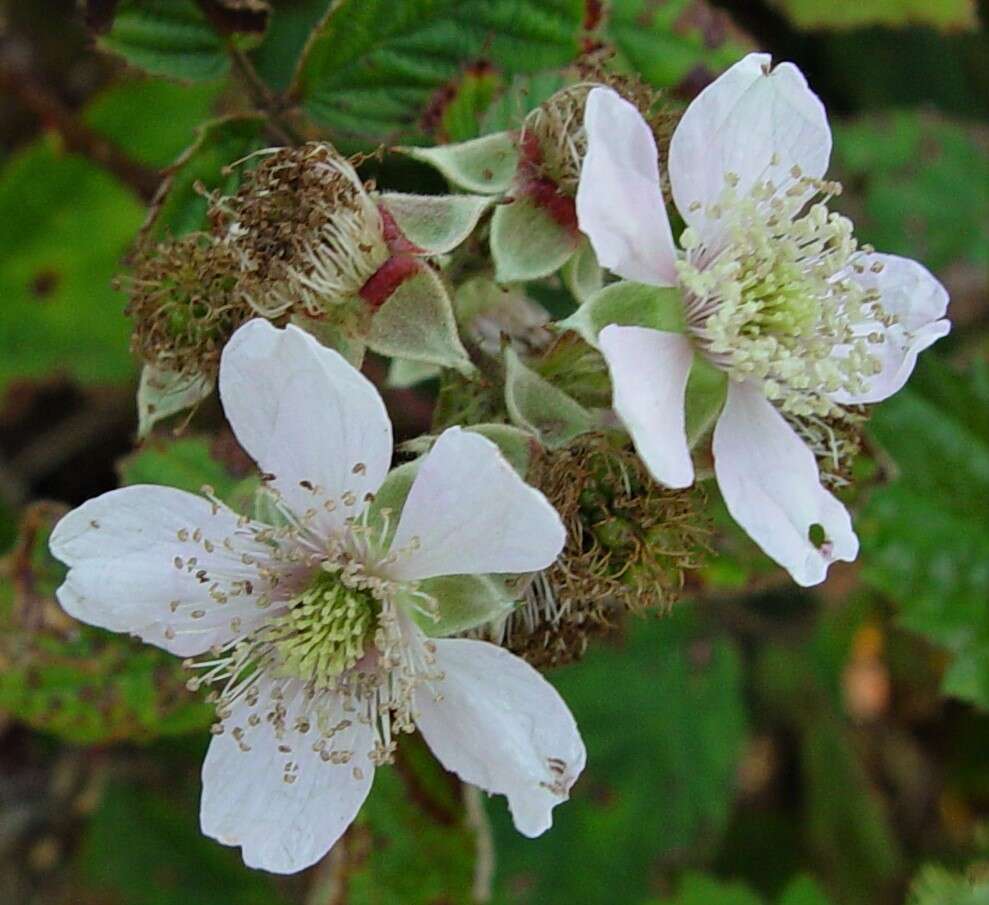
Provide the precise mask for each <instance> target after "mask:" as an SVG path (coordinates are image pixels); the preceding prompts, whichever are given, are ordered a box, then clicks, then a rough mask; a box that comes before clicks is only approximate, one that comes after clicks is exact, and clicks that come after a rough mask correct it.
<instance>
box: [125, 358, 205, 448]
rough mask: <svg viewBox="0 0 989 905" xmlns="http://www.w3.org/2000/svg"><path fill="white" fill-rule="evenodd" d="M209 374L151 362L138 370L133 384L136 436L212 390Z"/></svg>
mask: <svg viewBox="0 0 989 905" xmlns="http://www.w3.org/2000/svg"><path fill="white" fill-rule="evenodd" d="M213 383H214V381H213V380H212V379H211V378H209V377H203V376H189V375H187V374H176V373H174V372H172V371H162V370H160V369H159V368H156V367H155V366H154V365H145V366H144V368H143V369H142V370H141V382H140V384H139V385H138V388H137V436H138V439H141V440H143V439H144V438H145V437H147V436H148V434H150V433H151V429H152V428H153V427H154V426H155V424H157V423H158V422H159V421H162V420H164V419H165V418H168V417H170V416H172V415H174V414H176V413H178V412H182V411H185V410H186V409H188V408H191V407H192V406H194V405H196V404H197V403H199V402H202V401H203V399H205V398H206V397H207V396H209V394H210V393H212V392H213Z"/></svg>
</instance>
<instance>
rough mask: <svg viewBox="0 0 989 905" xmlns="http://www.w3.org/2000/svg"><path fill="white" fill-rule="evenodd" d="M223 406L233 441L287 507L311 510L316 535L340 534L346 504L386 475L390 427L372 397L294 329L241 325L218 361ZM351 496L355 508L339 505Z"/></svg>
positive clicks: (331, 355)
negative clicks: (269, 480) (270, 479)
mask: <svg viewBox="0 0 989 905" xmlns="http://www.w3.org/2000/svg"><path fill="white" fill-rule="evenodd" d="M220 398H221V399H222V401H223V408H224V410H225V411H226V414H227V419H228V420H229V422H230V426H231V427H232V428H233V430H234V433H235V434H236V435H237V439H238V440H239V441H240V443H241V445H242V446H243V447H244V448H245V449H246V450H247V452H248V453H250V455H251V456H252V457H253V458H254V460H255V461H256V462H257V463H258V466H259V467H260V468H261V470H262V471H264V472H267V473H269V474H273V475H275V479H274V481H273V482H272V483H273V486H274V487H275V488H276V489H277V490H278V491H279V493H280V494H281V497H282V499H283V500H284V502H285V503H286V504H287V505H288V506H289V507H290V508H291V509H292V510H293V511H294V512H295V513H296V514H297V515H300V516H301V515H303V514H304V513H305V512H307V510H310V509H311V510H314V511H315V523H314V525H313V527H314V528H315V529H316V530H318V531H320V532H322V533H329V532H331V531H333V530H334V529H338V528H340V527H341V526H342V525H343V523H344V520H345V519H346V518H347V517H348V516H351V515H354V514H355V509H354V508H353V506H356V507H357V510H356V511H359V510H360V508H361V506H362V505H363V503H362V500H363V498H364V496H365V494H367V493H374V491H376V490H377V489H378V487H379V486H380V484H381V482H382V480H384V477H385V475H386V474H387V473H388V468H389V466H390V465H391V454H392V438H391V423H390V422H389V420H388V414H387V412H386V411H385V406H384V403H382V401H381V396H380V395H379V394H378V391H377V390H376V389H375V388H374V385H373V384H372V383H371V382H370V381H369V380H368V379H367V378H366V377H364V376H363V375H362V374H361V373H360V372H359V371H357V370H356V369H355V368H354V367H352V366H351V365H350V364H348V363H347V361H346V360H345V359H344V358H343V357H342V356H341V355H339V354H338V353H337V352H335V351H333V350H332V349H327V348H325V347H324V346H321V345H320V344H319V343H318V342H316V340H315V339H313V338H312V337H311V336H310V335H309V334H308V333H305V332H304V331H302V330H300V329H299V328H298V327H295V326H292V325H289V326H288V327H286V328H285V329H284V330H279V329H277V328H275V327H273V326H272V325H271V324H269V323H268V322H267V321H265V320H261V319H256V320H253V321H249V322H248V323H246V324H245V325H244V326H243V327H241V328H240V329H239V330H238V331H237V332H236V333H235V334H234V335H233V337H231V339H230V341H229V342H228V343H227V346H226V349H224V352H223V358H222V360H221V362H220ZM303 481H305V482H308V483H309V484H311V485H312V486H313V487H315V488H316V491H315V492H314V491H313V490H312V489H309V488H307V487H304V486H303V485H302V483H301V482H303ZM348 491H349V493H350V494H353V499H355V500H356V503H355V504H353V505H346V504H345V502H344V500H345V498H346V500H349V499H351V497H350V496H348V495H347V494H348ZM330 501H332V503H331V502H330ZM329 506H333V507H335V508H333V510H332V511H329Z"/></svg>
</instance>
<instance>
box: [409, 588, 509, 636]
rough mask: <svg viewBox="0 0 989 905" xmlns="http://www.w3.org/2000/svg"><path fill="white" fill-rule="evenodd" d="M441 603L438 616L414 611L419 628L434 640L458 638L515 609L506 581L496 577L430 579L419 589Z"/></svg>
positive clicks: (437, 612) (438, 604) (438, 605)
mask: <svg viewBox="0 0 989 905" xmlns="http://www.w3.org/2000/svg"><path fill="white" fill-rule="evenodd" d="M417 590H419V591H421V592H422V593H424V594H428V595H429V596H430V597H432V598H433V599H434V600H435V601H436V603H437V611H436V613H435V615H434V616H430V615H427V614H425V613H423V612H421V611H420V610H418V609H412V608H411V607H410V612H411V613H412V614H413V618H414V619H415V620H416V622H417V623H418V624H419V627H420V628H421V629H422V630H423V631H424V632H425V633H426V634H427V635H431V636H433V637H434V638H444V637H446V636H448V635H456V634H459V633H460V632H466V631H468V630H469V629H472V628H477V626H479V625H483V624H484V623H486V622H491V621H493V620H495V619H499V618H500V617H502V616H504V615H505V614H506V613H508V612H510V611H511V610H512V609H513V608H514V606H515V600H516V598H515V595H514V594H513V593H512V592H511V591H509V589H508V586H507V584H506V582H505V579H503V578H500V577H498V576H495V575H443V576H439V577H437V578H427V579H426V580H425V581H422V582H420V584H419V587H418V589H417Z"/></svg>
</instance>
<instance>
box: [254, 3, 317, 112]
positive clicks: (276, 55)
mask: <svg viewBox="0 0 989 905" xmlns="http://www.w3.org/2000/svg"><path fill="white" fill-rule="evenodd" d="M331 2H332V0H294V2H292V3H278V4H276V5H275V8H274V9H273V10H272V11H271V21H270V23H269V24H268V31H267V32H265V36H264V40H263V41H262V42H261V44H260V45H259V46H258V47H256V48H255V49H254V51H253V52H252V53H251V61H252V62H253V63H254V68H255V70H257V73H258V75H259V76H261V78H262V79H263V80H264V81H265V82H267V83H268V85H269V86H270V87H271V88H272V89H273V90H274V91H276V92H278V93H281V92H283V91H285V90H286V89H287V88H288V87H289V85H290V84H291V82H292V77H293V76H294V75H295V70H296V67H297V66H298V64H299V59H300V57H301V56H302V51H303V48H304V47H305V46H306V42H307V41H308V40H309V38H310V36H311V35H312V33H313V31H314V30H315V29H316V26H317V25H319V23H320V21H321V20H322V18H323V16H325V15H326V11H327V10H328V9H329V7H330V3H331Z"/></svg>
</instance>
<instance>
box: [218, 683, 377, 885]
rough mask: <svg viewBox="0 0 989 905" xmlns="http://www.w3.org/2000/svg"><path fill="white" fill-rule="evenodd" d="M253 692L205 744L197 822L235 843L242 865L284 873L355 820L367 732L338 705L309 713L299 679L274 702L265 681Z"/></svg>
mask: <svg viewBox="0 0 989 905" xmlns="http://www.w3.org/2000/svg"><path fill="white" fill-rule="evenodd" d="M258 690H259V694H258V700H257V703H256V704H255V705H254V706H253V707H252V706H251V705H250V704H248V703H247V700H246V696H242V697H241V698H239V699H238V701H237V703H236V704H235V705H234V707H233V708H232V713H231V714H230V716H229V717H228V718H227V719H226V720H224V721H223V732H222V733H221V734H220V735H217V736H214V738H213V740H212V741H211V742H210V746H209V751H208V752H207V754H206V761H205V762H204V763H203V797H202V805H201V808H200V822H201V824H202V830H203V832H204V833H205V834H206V835H207V836H211V837H212V838H214V839H216V840H218V841H219V842H222V843H223V844H224V845H239V846H240V847H241V850H242V855H243V858H244V863H245V864H246V865H247V866H248V867H256V868H261V869H262V870H267V871H271V872H272V873H278V874H290V873H295V872H296V871H299V870H303V869H304V868H306V867H309V866H310V865H311V864H314V863H315V862H317V861H318V860H319V859H320V858H322V857H323V855H325V854H326V853H327V852H328V851H329V850H330V849H331V848H332V847H333V845H334V843H335V842H336V841H337V840H338V839H339V838H340V836H342V835H343V833H344V831H345V830H346V829H347V827H348V826H350V824H351V822H352V821H353V819H354V817H356V816H357V812H358V811H359V810H360V807H361V805H362V804H363V803H364V799H365V798H367V793H368V791H369V790H370V788H371V780H372V779H373V777H374V765H373V764H372V763H371V760H370V752H371V748H372V743H373V741H372V733H371V728H370V726H369V725H367V724H366V723H364V722H361V721H359V720H358V719H357V718H356V717H353V716H352V715H348V714H346V713H344V710H343V707H342V706H338V712H337V713H335V714H334V713H330V714H324V715H323V716H322V718H321V720H320V719H317V717H316V715H315V714H313V713H311V712H309V709H310V707H311V703H312V702H311V701H310V699H309V698H308V696H307V694H306V691H305V689H304V688H303V686H302V684H301V683H300V682H288V683H282V684H281V686H280V688H279V695H280V697H279V699H278V700H277V701H275V700H273V697H272V691H273V686H272V684H271V682H269V681H268V680H267V679H265V678H262V679H260V680H259V682H258ZM282 708H284V710H283V709H282ZM252 716H255V717H257V719H255V720H251V717H252ZM347 718H350V719H351V723H350V726H349V728H347V729H345V730H343V731H340V732H337V733H336V734H334V736H333V738H332V740H331V739H327V738H324V736H323V735H322V733H321V730H320V728H319V726H320V724H321V723H322V725H325V726H335V725H337V724H339V722H340V721H341V720H344V719H347ZM252 723H254V724H255V725H252ZM306 726H308V728H306ZM303 729H305V731H303ZM317 745H319V746H321V750H316V748H317ZM331 750H335V751H336V752H338V753H344V752H346V754H345V755H344V757H345V759H346V762H343V763H341V762H339V761H340V760H341V758H340V757H339V756H334V757H331V756H330V752H331Z"/></svg>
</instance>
